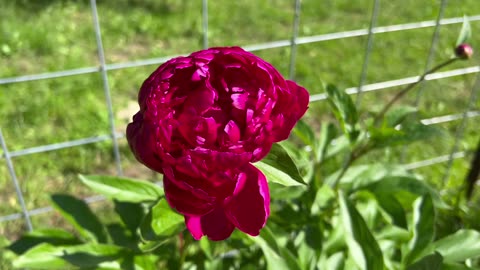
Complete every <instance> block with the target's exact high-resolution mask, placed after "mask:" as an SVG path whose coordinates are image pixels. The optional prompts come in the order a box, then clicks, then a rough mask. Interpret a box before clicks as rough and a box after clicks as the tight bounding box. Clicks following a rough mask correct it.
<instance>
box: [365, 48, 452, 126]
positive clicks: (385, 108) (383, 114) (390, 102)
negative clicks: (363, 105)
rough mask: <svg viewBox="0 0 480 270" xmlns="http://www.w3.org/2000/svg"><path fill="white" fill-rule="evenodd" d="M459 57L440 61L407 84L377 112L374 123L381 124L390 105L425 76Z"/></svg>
mask: <svg viewBox="0 0 480 270" xmlns="http://www.w3.org/2000/svg"><path fill="white" fill-rule="evenodd" d="M458 59H459V58H458V57H454V58H450V59H448V60H447V61H445V62H443V63H440V64H439V65H437V66H435V67H433V68H432V69H430V70H427V71H426V72H425V73H423V75H422V76H420V78H418V80H417V81H416V82H414V83H411V84H409V85H407V86H406V87H405V88H403V89H402V90H401V91H400V92H398V93H397V94H396V95H395V96H394V97H393V98H392V99H391V100H390V101H389V102H388V103H387V104H386V105H385V107H383V109H382V110H381V111H380V112H379V113H378V114H377V116H376V117H375V118H374V119H373V124H374V125H375V126H377V125H378V124H379V122H380V120H382V119H383V118H384V116H385V114H386V113H387V111H388V110H389V109H390V107H392V105H393V104H394V103H395V102H397V101H398V100H399V99H400V98H402V97H403V96H404V95H405V94H407V93H408V92H409V91H410V90H412V89H413V88H414V87H415V86H416V85H417V84H419V83H421V82H423V81H424V80H425V78H426V77H427V75H429V74H431V73H433V72H435V71H437V70H439V69H441V68H443V67H446V66H448V65H450V64H451V63H453V62H455V61H456V60H458Z"/></svg>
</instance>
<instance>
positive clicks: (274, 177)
mask: <svg viewBox="0 0 480 270" xmlns="http://www.w3.org/2000/svg"><path fill="white" fill-rule="evenodd" d="M253 165H254V166H255V167H257V168H258V169H259V170H260V171H262V172H263V174H264V175H265V177H266V178H267V180H268V182H273V183H277V184H280V185H282V186H287V187H290V186H301V185H302V184H303V182H298V181H297V180H295V179H293V178H292V177H291V176H290V175H288V174H286V173H285V172H283V171H281V170H279V169H277V168H275V167H273V166H270V165H268V164H266V163H264V162H262V161H259V162H255V163H254V164H253Z"/></svg>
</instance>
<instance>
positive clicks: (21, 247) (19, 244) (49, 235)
mask: <svg viewBox="0 0 480 270" xmlns="http://www.w3.org/2000/svg"><path fill="white" fill-rule="evenodd" d="M41 243H49V244H51V245H53V246H59V245H74V244H80V243H81V242H80V240H78V239H77V237H75V235H73V234H71V233H69V232H67V231H65V230H61V229H56V228H49V229H37V230H34V231H31V232H28V233H25V234H24V235H22V236H21V237H20V239H18V240H16V241H15V242H13V243H12V244H11V245H9V246H8V249H9V250H11V251H13V252H15V253H16V254H23V253H24V252H25V251H27V250H29V249H30V248H32V247H34V246H36V245H38V244H41Z"/></svg>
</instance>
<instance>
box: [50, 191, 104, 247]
mask: <svg viewBox="0 0 480 270" xmlns="http://www.w3.org/2000/svg"><path fill="white" fill-rule="evenodd" d="M51 201H52V203H53V208H55V209H56V210H57V211H58V212H59V213H60V214H61V215H62V216H63V218H65V219H66V220H67V221H68V222H69V223H70V224H72V225H73V227H74V228H75V229H76V230H77V231H78V232H79V233H80V235H81V236H82V237H84V238H85V239H88V240H90V241H94V242H97V241H98V242H100V243H105V242H107V233H106V230H105V227H104V226H103V225H102V223H101V222H100V220H99V219H98V218H97V216H96V215H95V214H94V213H93V212H92V210H91V209H90V207H89V206H88V205H87V203H85V201H83V200H80V199H77V198H75V197H73V196H70V195H66V194H54V195H52V196H51Z"/></svg>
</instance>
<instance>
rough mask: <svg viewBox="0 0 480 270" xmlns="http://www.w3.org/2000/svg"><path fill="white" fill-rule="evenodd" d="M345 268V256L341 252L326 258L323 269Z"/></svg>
mask: <svg viewBox="0 0 480 270" xmlns="http://www.w3.org/2000/svg"><path fill="white" fill-rule="evenodd" d="M344 266H345V254H343V252H337V253H335V254H333V255H332V256H330V257H328V259H327V265H326V267H325V269H329V270H330V269H331V270H342V269H344Z"/></svg>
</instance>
